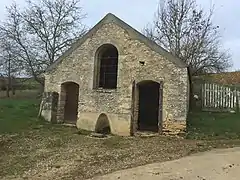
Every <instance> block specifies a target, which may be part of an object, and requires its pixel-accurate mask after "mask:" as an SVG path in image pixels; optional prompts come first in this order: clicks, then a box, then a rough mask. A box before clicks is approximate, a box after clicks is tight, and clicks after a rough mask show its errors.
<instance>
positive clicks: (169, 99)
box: [45, 14, 188, 135]
mask: <svg viewBox="0 0 240 180" xmlns="http://www.w3.org/2000/svg"><path fill="white" fill-rule="evenodd" d="M107 16H109V17H105V20H104V19H103V20H102V21H101V22H100V24H98V25H97V27H95V28H96V29H95V31H93V30H92V33H91V34H90V35H88V36H87V37H85V39H84V41H83V42H81V44H80V45H75V47H74V50H72V51H69V52H68V53H67V55H63V57H62V60H61V61H60V62H59V63H58V64H57V65H56V66H55V67H54V68H53V69H51V70H49V71H47V72H46V73H45V92H58V93H59V95H60V96H61V84H62V83H65V82H75V83H77V84H78V85H79V103H78V120H77V127H78V128H82V129H86V130H93V131H94V129H95V126H96V121H97V119H98V117H99V115H100V114H101V113H105V114H106V115H107V117H108V119H109V122H110V127H111V131H112V133H113V134H119V135H130V133H131V131H132V128H133V129H136V128H134V126H136V122H131V121H132V120H133V119H134V118H133V117H132V114H133V110H132V109H133V108H132V107H133V105H132V100H133V97H132V84H133V82H134V81H135V82H136V83H138V82H141V81H143V80H152V81H155V82H159V83H160V82H162V86H163V97H162V98H163V100H162V121H163V122H162V124H161V126H162V129H163V132H167V131H169V132H172V131H173V132H179V131H180V130H182V129H184V128H185V125H186V118H187V111H188V105H187V104H188V72H187V68H186V67H184V66H180V65H179V64H177V63H174V62H173V61H170V60H169V57H168V56H167V55H165V54H164V53H163V54H161V53H159V52H156V51H155V50H154V49H153V48H151V46H150V45H148V44H146V43H145V42H144V41H141V40H139V39H138V38H135V37H136V35H135V34H134V33H136V32H134V30H131V31H130V30H129V27H127V28H123V26H124V25H119V23H116V22H117V21H119V19H117V20H116V17H112V16H113V15H111V14H110V15H107ZM110 16H111V18H113V19H114V18H115V19H114V20H111V21H110V20H107V18H110ZM121 23H122V22H121ZM100 25H101V26H100ZM133 34H134V35H135V36H133ZM144 40H145V39H144ZM103 44H112V45H114V46H115V47H116V48H117V50H118V54H119V57H118V78H117V89H115V90H101V89H94V81H95V77H94V71H95V66H96V52H97V50H98V48H99V47H101V46H102V45H103ZM154 46H156V45H154ZM139 61H144V62H145V63H144V65H141V64H140V63H139ZM58 104H59V103H58ZM59 108H60V107H59ZM176 124H177V125H176ZM131 134H132V133H131Z"/></svg>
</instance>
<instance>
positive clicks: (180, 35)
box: [143, 0, 231, 75]
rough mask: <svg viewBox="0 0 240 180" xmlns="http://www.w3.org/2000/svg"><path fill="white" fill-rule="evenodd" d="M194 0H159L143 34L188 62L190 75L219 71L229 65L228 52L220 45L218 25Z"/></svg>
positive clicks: (211, 9) (211, 12)
mask: <svg viewBox="0 0 240 180" xmlns="http://www.w3.org/2000/svg"><path fill="white" fill-rule="evenodd" d="M213 9H214V7H211V8H210V11H209V13H205V12H204V10H203V9H201V8H199V7H198V6H197V4H196V0H160V1H159V6H158V10H157V12H156V14H155V18H154V21H153V23H151V24H149V25H148V26H146V27H145V28H144V30H143V32H144V34H145V35H146V36H147V37H148V38H150V39H151V40H153V41H155V42H156V43H157V44H159V45H160V46H162V47H164V48H165V49H167V50H168V51H170V52H171V53H172V54H174V55H175V56H177V57H178V58H180V59H182V60H183V61H184V62H186V64H187V65H189V67H190V70H191V74H192V75H198V74H202V73H206V72H221V71H224V70H226V69H228V68H229V67H231V63H230V62H231V61H230V60H231V58H230V55H229V53H228V52H227V51H226V50H224V49H223V48H222V46H221V41H220V35H219V27H218V26H214V24H213V23H212V16H213Z"/></svg>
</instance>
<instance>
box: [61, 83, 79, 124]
mask: <svg viewBox="0 0 240 180" xmlns="http://www.w3.org/2000/svg"><path fill="white" fill-rule="evenodd" d="M61 89H62V92H61V93H62V97H63V99H62V100H63V103H64V122H66V123H76V122H77V116H78V96H79V85H78V84H77V83H75V82H66V83H63V84H62V86H61Z"/></svg>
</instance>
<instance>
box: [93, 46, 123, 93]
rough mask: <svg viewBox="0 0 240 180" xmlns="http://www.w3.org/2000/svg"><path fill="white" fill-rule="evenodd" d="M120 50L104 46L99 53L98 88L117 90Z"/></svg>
mask: <svg viewBox="0 0 240 180" xmlns="http://www.w3.org/2000/svg"><path fill="white" fill-rule="evenodd" d="M117 72H118V50H117V48H116V47H115V46H113V45H111V44H105V45H102V46H101V47H100V48H99V49H98V51H97V74H96V76H97V77H96V81H97V82H95V83H96V87H97V88H103V89H116V88H117Z"/></svg>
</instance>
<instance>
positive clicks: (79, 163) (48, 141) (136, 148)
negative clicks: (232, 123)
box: [0, 126, 239, 180]
mask: <svg viewBox="0 0 240 180" xmlns="http://www.w3.org/2000/svg"><path fill="white" fill-rule="evenodd" d="M237 144H239V141H230V140H229V141H226V142H224V141H222V142H221V143H220V142H219V141H215V142H213V141H195V140H185V139H181V138H176V137H161V136H158V137H117V136H112V137H109V138H105V139H98V138H92V137H89V135H87V133H86V134H85V133H83V132H81V133H79V132H78V131H77V130H76V129H75V128H72V127H62V126H54V127H51V126H49V127H45V126H44V127H43V126H39V127H38V128H34V129H31V130H29V131H26V132H24V133H21V134H14V135H0V179H8V180H9V179H44V180H46V179H52V180H54V179H87V178H91V177H94V176H98V175H103V174H107V173H111V172H114V171H117V170H121V169H127V168H132V167H137V166H141V165H145V164H149V163H154V162H163V161H169V160H173V159H179V158H181V157H184V156H187V155H190V154H192V153H195V152H199V151H205V150H208V149H212V148H216V147H231V146H235V145H237Z"/></svg>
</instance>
